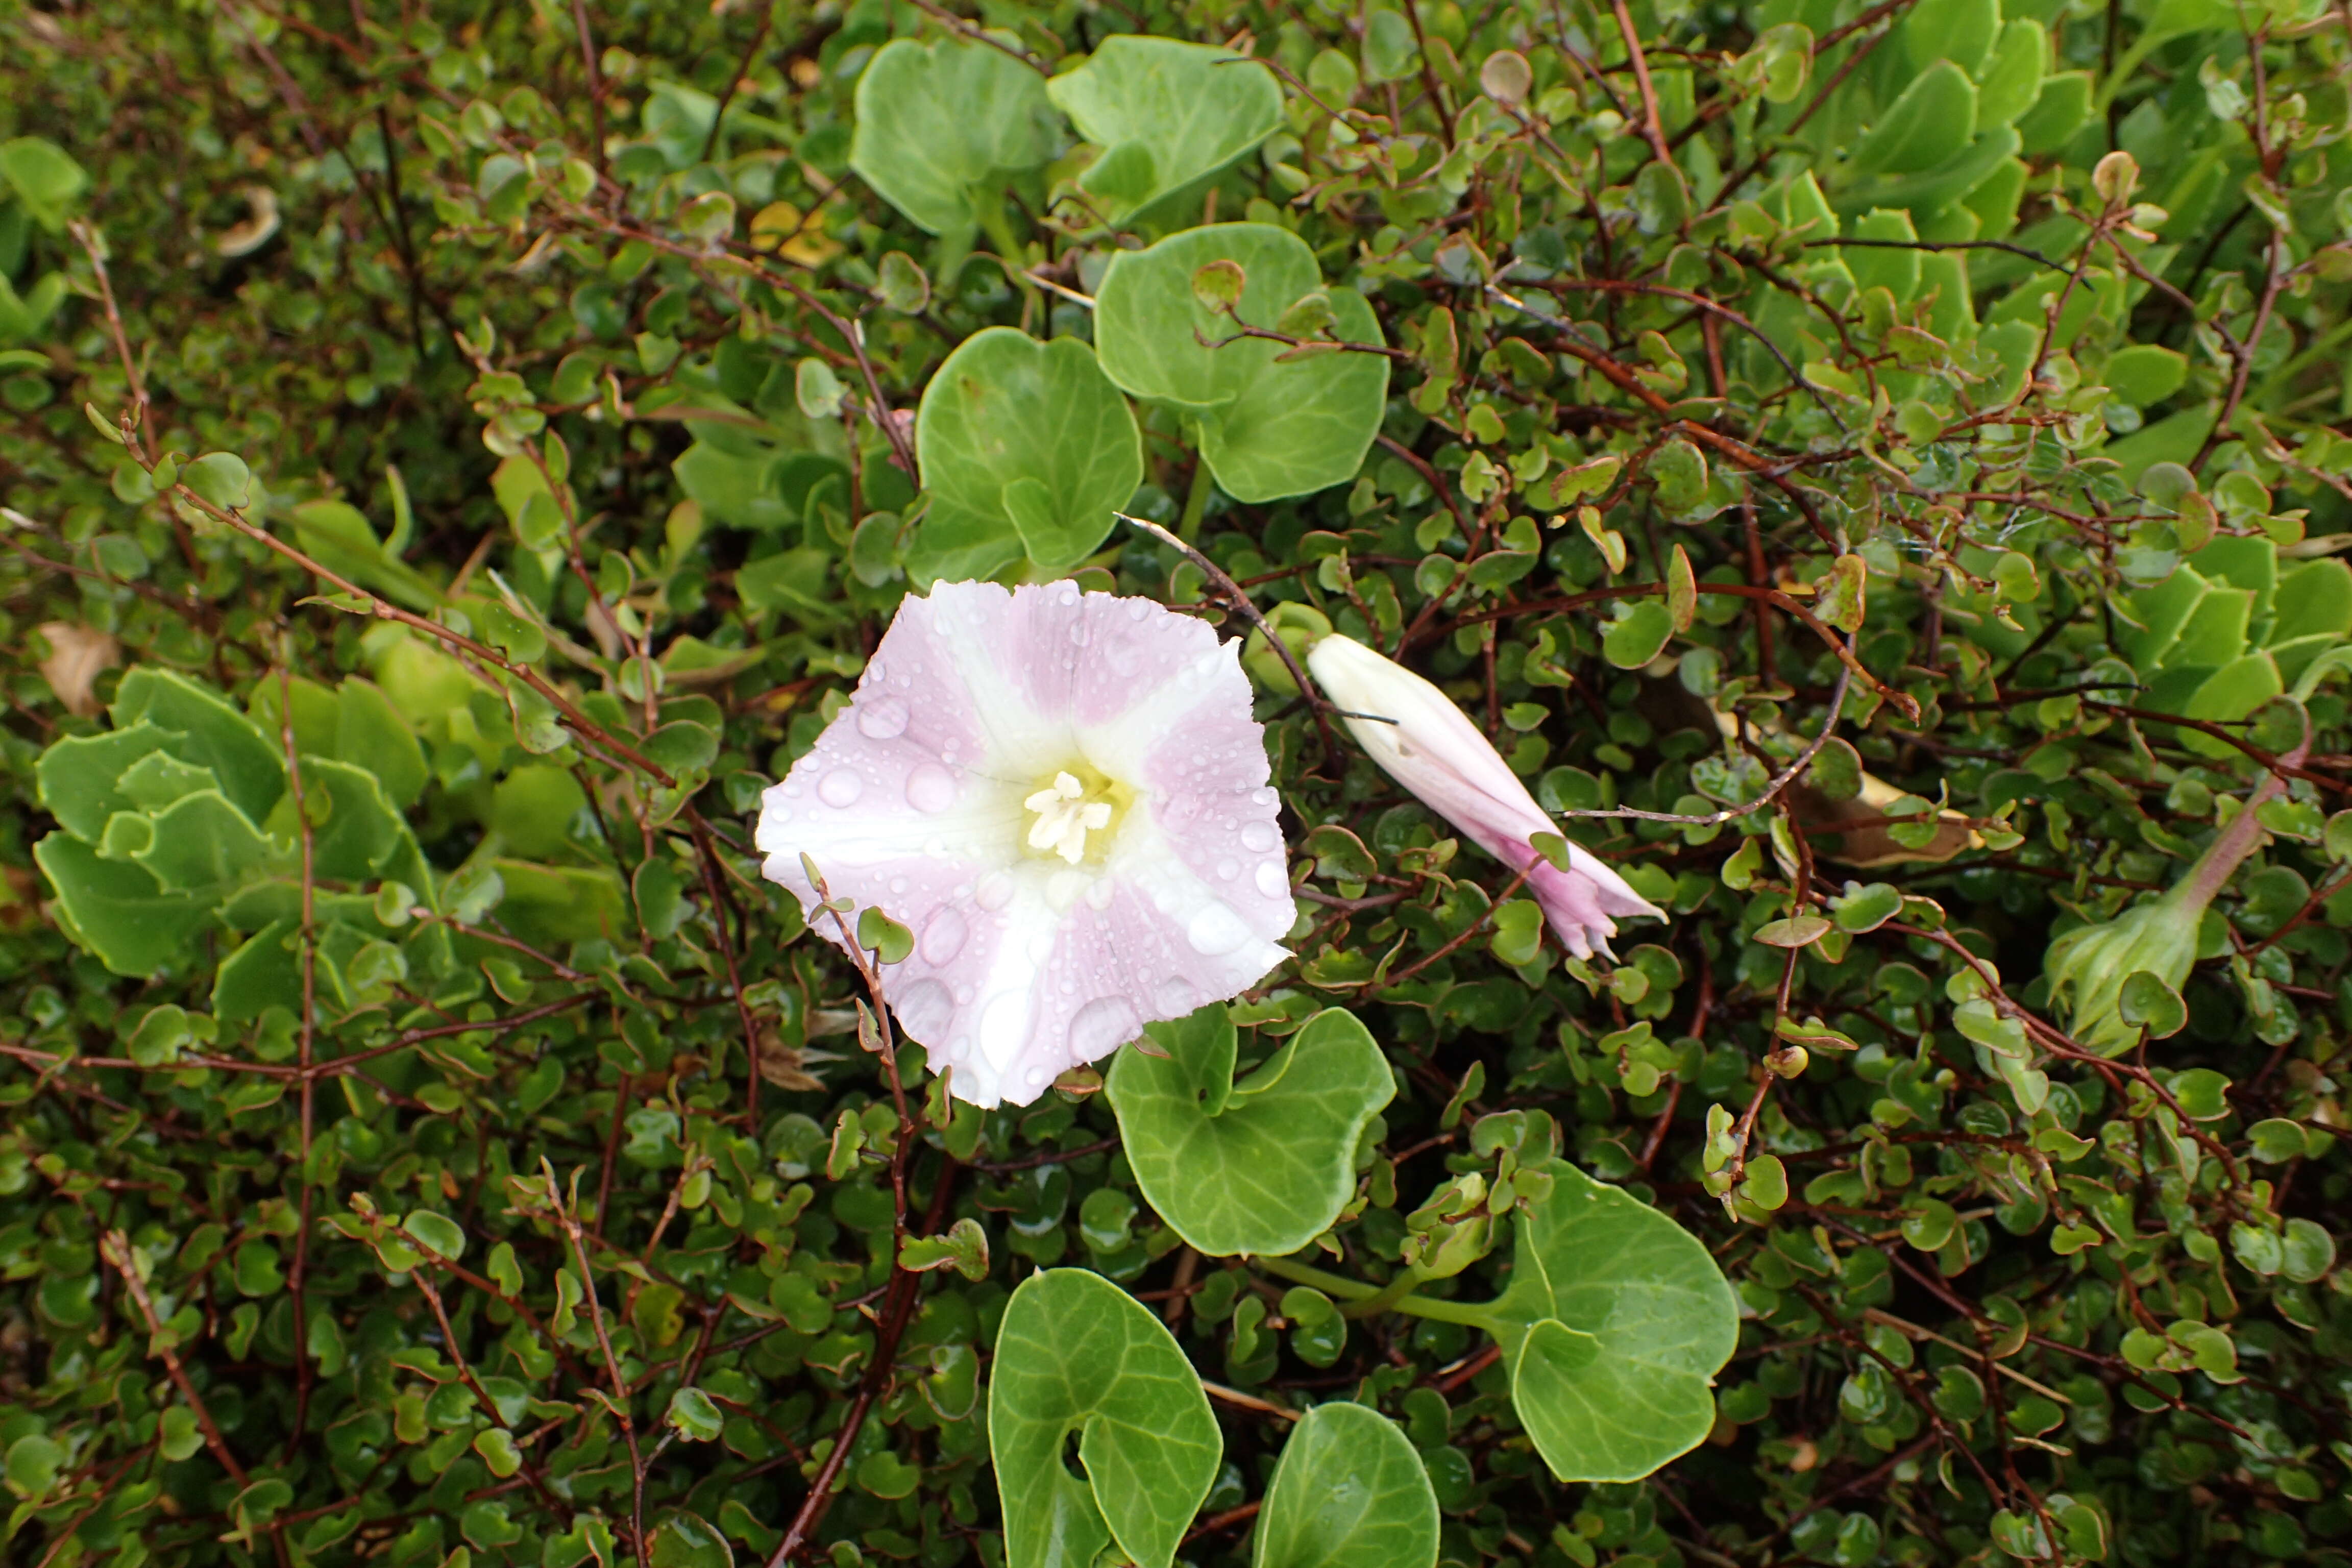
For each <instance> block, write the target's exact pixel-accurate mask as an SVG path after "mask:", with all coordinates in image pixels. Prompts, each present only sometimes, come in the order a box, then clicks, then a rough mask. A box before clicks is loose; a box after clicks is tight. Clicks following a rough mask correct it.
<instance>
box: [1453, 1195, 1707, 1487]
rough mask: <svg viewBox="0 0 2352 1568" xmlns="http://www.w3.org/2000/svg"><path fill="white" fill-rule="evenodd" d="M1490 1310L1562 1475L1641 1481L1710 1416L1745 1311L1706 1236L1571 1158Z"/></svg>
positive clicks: (1526, 1410) (1547, 1458)
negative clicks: (1602, 1180)
mask: <svg viewBox="0 0 2352 1568" xmlns="http://www.w3.org/2000/svg"><path fill="white" fill-rule="evenodd" d="M1540 1168H1541V1169H1543V1170H1545V1171H1548V1172H1549V1173H1550V1174H1551V1176H1552V1189H1551V1192H1550V1194H1549V1195H1548V1196H1546V1197H1545V1198H1544V1199H1543V1201H1541V1202H1540V1203H1538V1204H1536V1205H1533V1206H1532V1207H1530V1208H1528V1209H1527V1210H1525V1211H1524V1212H1523V1213H1522V1214H1521V1215H1520V1217H1519V1219H1518V1221H1517V1226H1518V1250H1517V1253H1516V1254H1515V1255H1514V1262H1513V1267H1512V1269H1511V1285H1510V1289H1507V1290H1506V1291H1505V1292H1504V1293H1503V1295H1502V1297H1501V1299H1500V1300H1496V1303H1495V1305H1494V1308H1493V1317H1494V1320H1495V1321H1496V1326H1497V1337H1498V1338H1500V1339H1501V1340H1502V1342H1503V1354H1504V1359H1505V1361H1506V1363H1507V1364H1508V1366H1509V1367H1510V1369H1511V1403H1512V1404H1513V1405H1515V1406H1517V1410H1518V1413H1519V1419H1520V1420H1521V1421H1523V1422H1524V1423H1526V1425H1527V1428H1528V1436H1531V1437H1533V1438H1534V1439H1535V1443H1536V1450H1537V1452H1538V1453H1540V1454H1541V1455H1542V1456H1543V1458H1544V1462H1545V1463H1546V1464H1548V1465H1549V1466H1550V1467H1551V1469H1552V1473H1553V1474H1554V1475H1556V1476H1558V1477H1559V1479H1562V1480H1580V1481H1631V1480H1639V1479H1641V1478H1642V1477H1643V1476H1646V1475H1648V1474H1650V1472H1652V1471H1653V1470H1655V1469H1656V1468H1658V1467H1659V1466H1661V1465H1663V1464H1664V1463H1666V1462H1667V1461H1668V1460H1670V1459H1672V1458H1675V1457H1676V1456H1677V1455H1680V1454H1684V1453H1687V1452H1689V1451H1690V1449H1692V1448H1693V1447H1696V1446H1697V1445H1698V1443H1699V1442H1700V1441H1701V1440H1702V1439H1704V1438H1705V1437H1706V1435H1707V1432H1708V1430H1709V1429H1710V1428H1711V1427H1712V1426H1714V1424H1715V1398H1714V1395H1713V1394H1712V1393H1710V1389H1711V1387H1712V1384H1713V1380H1714V1377H1715V1373H1717V1371H1718V1370H1720V1369H1721V1368H1722V1366H1723V1364H1724V1363H1725V1362H1727V1361H1728V1360H1729V1359H1730V1358H1731V1352H1732V1350H1733V1349H1734V1347H1735V1346H1736V1345H1737V1344H1738V1338H1739V1306H1738V1300H1736V1299H1735V1298H1734V1297H1733V1295H1732V1293H1731V1287H1730V1286H1729V1285H1728V1284H1727V1283H1726V1282H1725V1280H1724V1278H1723V1272H1722V1270H1721V1269H1719V1268H1717V1267H1716V1264H1715V1259H1714V1258H1711V1257H1710V1256H1708V1254H1707V1250H1706V1247H1705V1246H1704V1245H1702V1244H1701V1243H1700V1242H1699V1240H1698V1238H1697V1237H1694V1236H1692V1235H1691V1234H1690V1233H1689V1232H1688V1231H1686V1230H1685V1229H1683V1227H1682V1226H1678V1225H1676V1224H1675V1222H1674V1221H1673V1220H1671V1219H1669V1218H1667V1217H1666V1216H1665V1215H1663V1214H1661V1213H1659V1212H1658V1211H1657V1210H1655V1209H1654V1208H1652V1207H1650V1206H1649V1205H1647V1204H1644V1203H1643V1202H1642V1201H1641V1200H1639V1199H1638V1198H1635V1197H1633V1195H1632V1194H1629V1193H1625V1192H1622V1191H1621V1190H1620V1189H1618V1188H1615V1187H1611V1186H1604V1185H1603V1184H1601V1183H1599V1182H1596V1181H1594V1180H1592V1178H1591V1177H1590V1176H1587V1175H1586V1174H1585V1173H1583V1172H1581V1171H1580V1170H1578V1169H1577V1168H1576V1167H1575V1166H1573V1165H1570V1164H1568V1163H1566V1162H1564V1161H1559V1160H1555V1161H1551V1162H1549V1163H1547V1164H1545V1165H1543V1166H1542V1167H1540Z"/></svg>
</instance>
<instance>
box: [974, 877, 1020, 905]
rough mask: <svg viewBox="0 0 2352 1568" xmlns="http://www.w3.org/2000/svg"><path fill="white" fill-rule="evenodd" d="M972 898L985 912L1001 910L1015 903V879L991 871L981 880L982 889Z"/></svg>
mask: <svg viewBox="0 0 2352 1568" xmlns="http://www.w3.org/2000/svg"><path fill="white" fill-rule="evenodd" d="M972 898H973V901H974V902H976V903H978V904H979V905H980V907H981V908H982V909H983V910H1001V909H1003V907H1004V906H1005V905H1007V904H1009V903H1011V902H1012V901H1013V879H1012V878H1010V877H1008V876H1006V875H1005V874H1004V873H1003V872H1002V871H991V872H990V873H989V874H988V875H987V876H985V877H982V879H980V889H979V891H977V892H976V893H974V894H973V895H972Z"/></svg>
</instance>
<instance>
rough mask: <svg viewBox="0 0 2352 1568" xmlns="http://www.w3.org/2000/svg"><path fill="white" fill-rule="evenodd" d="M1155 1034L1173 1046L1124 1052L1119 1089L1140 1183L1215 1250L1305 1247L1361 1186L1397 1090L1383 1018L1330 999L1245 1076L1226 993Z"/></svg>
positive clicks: (1264, 1252) (1122, 1131)
mask: <svg viewBox="0 0 2352 1568" xmlns="http://www.w3.org/2000/svg"><path fill="white" fill-rule="evenodd" d="M1146 1032H1147V1033H1148V1034H1149V1035H1150V1037H1151V1038H1152V1039H1153V1040H1154V1041H1155V1042H1157V1043H1158V1044H1159V1046H1160V1048H1161V1049H1163V1050H1165V1051H1167V1052H1168V1053H1169V1054H1168V1056H1167V1057H1166V1058H1157V1057H1150V1056H1146V1055H1145V1054H1144V1053H1142V1052H1141V1051H1121V1052H1120V1053H1119V1055H1118V1060H1117V1061H1115V1062H1114V1063H1113V1064H1112V1066H1111V1070H1110V1079H1109V1084H1108V1089H1109V1092H1110V1099H1111V1107H1112V1109H1113V1110H1115V1111H1116V1112H1117V1113H1118V1127H1119V1136H1120V1139H1121V1141H1122V1142H1124V1143H1125V1145H1126V1148H1127V1157H1128V1160H1129V1163H1131V1164H1132V1165H1133V1166H1134V1169H1135V1180H1136V1184H1137V1185H1138V1186H1139V1187H1141V1188H1142V1189H1143V1195H1144V1197H1145V1198H1146V1199H1148V1200H1149V1201H1150V1204H1151V1206H1152V1207H1153V1208H1154V1209H1156V1210H1158V1211H1159V1213H1160V1217H1161V1218H1162V1219H1165V1220H1166V1221H1167V1222H1168V1223H1169V1224H1170V1225H1171V1226H1174V1227H1175V1229H1176V1233H1177V1234H1178V1235H1179V1236H1181V1237H1183V1238H1184V1239H1185V1240H1186V1241H1189V1242H1191V1243H1192V1245H1193V1246H1194V1247H1198V1248H1199V1249H1200V1250H1201V1251H1202V1252H1204V1253H1207V1254H1209V1255H1210V1256H1212V1257H1229V1256H1232V1255H1234V1254H1236V1253H1255V1254H1258V1255H1261V1256H1264V1257H1269V1258H1273V1257H1280V1256H1282V1255H1284V1254H1286V1253H1291V1252H1296V1251H1297V1250H1298V1249H1299V1248H1300V1247H1305V1246H1306V1245H1307V1243H1308V1242H1310V1241H1312V1240H1314V1239H1315V1237H1318V1236H1319V1235H1321V1234H1322V1233H1323V1232H1324V1231H1325V1230H1326V1229H1328V1227H1329V1226H1330V1224H1331V1222H1332V1221H1333V1220H1334V1219H1336V1218H1338V1217H1339V1211H1340V1209H1341V1208H1343V1207H1345V1206H1346V1205H1347V1202H1348V1199H1349V1196H1350V1195H1352V1194H1353V1193H1354V1192H1355V1188H1356V1165H1355V1154H1356V1143H1357V1141H1358V1140H1359V1139H1360V1137H1361V1136H1362V1135H1363V1131H1364V1128H1365V1125H1366V1124H1367V1123H1369V1122H1370V1121H1371V1119H1372V1117H1373V1116H1374V1115H1376V1114H1377V1113H1378V1112H1379V1111H1380V1110H1381V1107H1382V1106H1384V1105H1386V1104H1388V1102H1389V1101H1390V1100H1391V1099H1393V1098H1394V1097H1395V1095H1396V1080H1395V1079H1394V1077H1393V1076H1392V1075H1391V1072H1390V1070H1389V1067H1388V1063H1387V1062H1386V1060H1385V1059H1384V1058H1382V1057H1381V1048H1380V1047H1379V1046H1378V1045H1376V1044H1375V1043H1374V1042H1373V1040H1372V1037H1371V1033H1370V1030H1368V1029H1366V1028H1365V1027H1364V1026H1363V1025H1362V1024H1361V1023H1360V1022H1359V1021H1358V1020H1357V1019H1356V1018H1355V1016H1353V1015H1351V1014H1349V1013H1347V1012H1344V1011H1342V1010H1341V1009H1339V1008H1337V1007H1332V1008H1327V1009H1326V1010H1324V1011H1323V1012H1321V1013H1318V1014H1317V1015H1316V1016H1314V1017H1313V1018H1311V1019H1309V1020H1308V1021H1307V1026H1306V1027H1304V1028H1302V1029H1300V1030H1299V1031H1298V1032H1297V1034H1295V1035H1293V1036H1291V1037H1290V1038H1289V1040H1288V1042H1287V1043H1286V1045H1284V1046H1283V1047H1282V1048H1281V1049H1279V1050H1278V1051H1277V1052H1276V1054H1275V1055H1274V1056H1273V1057H1272V1058H1268V1060H1267V1061H1266V1063H1265V1065H1264V1066H1263V1067H1261V1068H1258V1069H1257V1070H1256V1071H1255V1072H1254V1073H1252V1074H1251V1075H1250V1076H1249V1077H1248V1078H1247V1079H1245V1080H1244V1081H1243V1082H1241V1083H1238V1084H1236V1083H1234V1081H1233V1072H1234V1045H1235V1035H1234V1025H1233V1021H1232V1019H1231V1018H1230V1017H1228V1016H1226V1013H1225V1009H1224V1007H1223V1005H1211V1006H1207V1007H1203V1008H1202V1009H1201V1010H1200V1011H1199V1012H1196V1013H1193V1014H1192V1015H1191V1016H1188V1017H1184V1018H1179V1019H1176V1020H1174V1021H1173V1022H1171V1023H1166V1024H1153V1025H1151V1026H1149V1027H1148V1029H1147V1030H1146Z"/></svg>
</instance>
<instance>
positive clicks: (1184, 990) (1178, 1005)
mask: <svg viewBox="0 0 2352 1568" xmlns="http://www.w3.org/2000/svg"><path fill="white" fill-rule="evenodd" d="M1151 1005H1152V1006H1153V1007H1154V1008H1156V1009H1157V1010H1158V1011H1159V1014H1160V1016H1161V1017H1163V1018H1181V1017H1182V1016H1184V1015H1185V1014H1187V1013H1190V1012H1191V1011H1192V1009H1193V1008H1195V1007H1197V1006H1199V1005H1201V994H1200V993H1199V992H1197V991H1195V990H1193V989H1192V986H1190V985H1189V984H1185V983H1184V982H1183V981H1181V980H1163V981H1161V982H1160V989H1159V991H1158V992H1157V993H1156V994H1154V995H1153V996H1152V998H1151Z"/></svg>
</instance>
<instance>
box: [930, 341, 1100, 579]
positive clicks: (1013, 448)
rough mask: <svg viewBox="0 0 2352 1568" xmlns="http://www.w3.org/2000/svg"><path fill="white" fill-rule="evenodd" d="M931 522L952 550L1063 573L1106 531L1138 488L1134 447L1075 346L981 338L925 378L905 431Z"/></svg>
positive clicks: (1081, 346)
mask: <svg viewBox="0 0 2352 1568" xmlns="http://www.w3.org/2000/svg"><path fill="white" fill-rule="evenodd" d="M915 430H916V447H917V450H918V451H919V452H920V453H921V455H922V466H923V483H924V484H925V486H926V487H927V488H928V489H929V490H930V492H931V495H932V498H933V500H932V512H931V515H930V517H929V519H927V520H926V521H925V523H924V525H923V529H922V531H921V532H920V534H919V541H920V543H919V546H918V548H927V547H928V546H929V539H930V535H931V532H932V531H933V530H934V529H939V528H944V529H945V530H946V531H947V534H948V536H949V537H950V538H952V539H954V540H956V541H957V542H958V543H959V545H961V547H964V548H970V547H971V543H970V542H971V540H972V539H973V538H974V537H975V536H976V535H980V534H982V533H983V532H985V533H989V534H992V535H994V536H999V537H1009V538H1010V540H1011V541H1012V542H1013V545H1014V548H1015V549H1016V550H1017V551H1025V552H1027V554H1028V556H1029V559H1030V560H1031V561H1033V562H1034V563H1036V565H1037V568H1038V570H1040V571H1042V572H1047V573H1054V572H1062V571H1066V570H1067V569H1068V568H1070V567H1072V566H1075V565H1076V564H1077V563H1079V562H1080V561H1083V560H1084V559H1086V557H1087V556H1088V555H1090V554H1092V553H1093V552H1095V550H1096V549H1097V548H1098V547H1099V546H1100V545H1101V544H1102V542H1103V541H1104V539H1105V538H1106V537H1108V535H1109V533H1110V531H1111V529H1112V528H1113V527H1114V526H1116V521H1115V520H1114V519H1113V517H1112V515H1111V514H1112V513H1113V512H1114V511H1116V510H1118V509H1119V508H1121V507H1124V506H1125V505H1127V503H1128V498H1129V497H1130V496H1132V495H1133V494H1134V493H1135V487H1136V486H1137V485H1139V484H1141V483H1142V482H1143V447H1142V438H1141V437H1140V436H1139V434H1138V433H1137V430H1136V426H1135V416H1134V415H1133V414H1131V413H1129V411H1128V406H1127V399H1126V398H1124V397H1122V396H1120V395H1119V391H1118V387H1116V386H1114V385H1113V384H1111V380H1110V378H1109V377H1108V376H1107V375H1105V374H1103V372H1102V367H1101V365H1100V364H1098V363H1097V362H1096V359H1095V353H1094V351H1093V350H1092V349H1090V348H1088V347H1087V345H1086V344H1085V343H1083V342H1079V341H1078V340H1077V339H1076V338H1066V337H1065V338H1055V339H1054V340H1053V341H1052V342H1043V343H1041V342H1037V341H1036V340H1035V339H1034V338H1031V337H1029V336H1028V335H1026V334H1025V333H1023V332H1019V331H1013V329H1011V328H1008V327H992V328H989V329H987V330H986V331H980V332H976V333H974V334H973V335H972V336H971V337H969V338H966V339H965V340H964V341H963V342H962V343H961V344H960V345H958V347H957V349H956V351H955V353H951V354H950V355H949V356H948V358H947V361H946V363H943V364H941V365H940V368H939V369H938V371H936V372H935V373H933V374H932V376H931V381H930V384H929V386H928V387H926V388H925V389H924V391H923V401H922V405H921V407H920V409H919V412H918V414H917V416H916V420H915Z"/></svg>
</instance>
